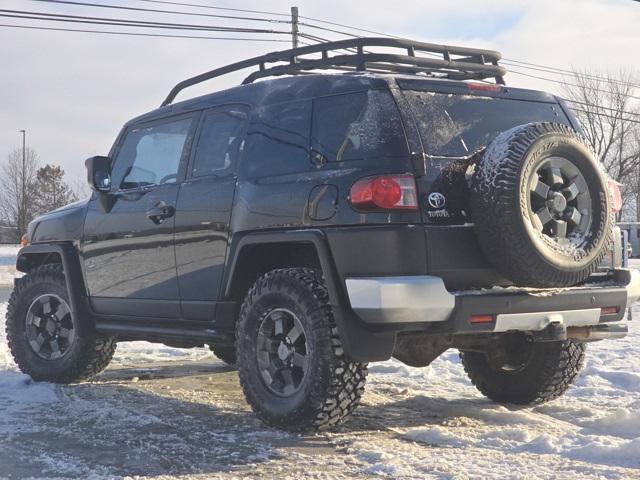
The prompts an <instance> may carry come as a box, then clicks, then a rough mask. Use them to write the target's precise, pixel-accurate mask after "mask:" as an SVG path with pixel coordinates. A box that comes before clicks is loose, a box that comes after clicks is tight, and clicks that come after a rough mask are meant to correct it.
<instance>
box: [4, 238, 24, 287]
mask: <svg viewBox="0 0 640 480" xmlns="http://www.w3.org/2000/svg"><path fill="white" fill-rule="evenodd" d="M18 250H20V245H0V286H7V285H9V286H10V285H13V278H14V277H15V276H16V268H15V265H16V255H17V254H18Z"/></svg>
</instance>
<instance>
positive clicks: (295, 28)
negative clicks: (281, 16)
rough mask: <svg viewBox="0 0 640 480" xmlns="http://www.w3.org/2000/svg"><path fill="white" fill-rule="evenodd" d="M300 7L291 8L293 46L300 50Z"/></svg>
mask: <svg viewBox="0 0 640 480" xmlns="http://www.w3.org/2000/svg"><path fill="white" fill-rule="evenodd" d="M299 33H300V30H299V29H298V7H291V46H292V48H298V34H299Z"/></svg>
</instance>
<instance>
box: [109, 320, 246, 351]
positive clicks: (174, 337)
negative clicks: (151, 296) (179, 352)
mask: <svg viewBox="0 0 640 480" xmlns="http://www.w3.org/2000/svg"><path fill="white" fill-rule="evenodd" d="M178 322H179V321H178ZM203 327H204V326H202V327H200V328H197V327H193V326H190V327H187V326H185V327H176V326H175V323H174V325H171V326H169V325H158V324H154V323H152V322H149V323H146V322H145V324H142V323H134V322H128V321H127V322H123V321H119V320H97V321H96V330H97V331H98V332H100V333H104V334H106V335H113V336H116V337H118V338H119V339H120V340H146V341H148V342H160V343H174V344H175V343H185V344H193V345H194V346H195V345H203V344H207V345H233V343H234V337H233V334H232V333H231V332H223V331H220V330H215V329H212V328H203Z"/></svg>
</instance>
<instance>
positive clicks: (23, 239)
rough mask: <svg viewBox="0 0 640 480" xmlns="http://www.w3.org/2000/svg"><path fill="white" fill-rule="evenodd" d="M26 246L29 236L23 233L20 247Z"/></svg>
mask: <svg viewBox="0 0 640 480" xmlns="http://www.w3.org/2000/svg"><path fill="white" fill-rule="evenodd" d="M27 245H29V236H28V235H27V234H26V233H25V234H24V235H22V238H20V246H21V247H26V246H27Z"/></svg>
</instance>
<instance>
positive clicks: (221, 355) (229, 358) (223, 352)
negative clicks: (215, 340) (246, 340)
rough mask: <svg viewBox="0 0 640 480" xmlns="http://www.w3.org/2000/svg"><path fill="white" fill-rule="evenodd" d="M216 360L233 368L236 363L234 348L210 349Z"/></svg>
mask: <svg viewBox="0 0 640 480" xmlns="http://www.w3.org/2000/svg"><path fill="white" fill-rule="evenodd" d="M210 348H211V351H212V352H213V354H214V355H215V356H216V358H217V359H218V360H222V361H223V362H224V363H226V364H227V365H229V366H231V367H233V366H235V365H236V364H237V363H238V357H237V356H236V348H235V347H213V346H212V347H210Z"/></svg>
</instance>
